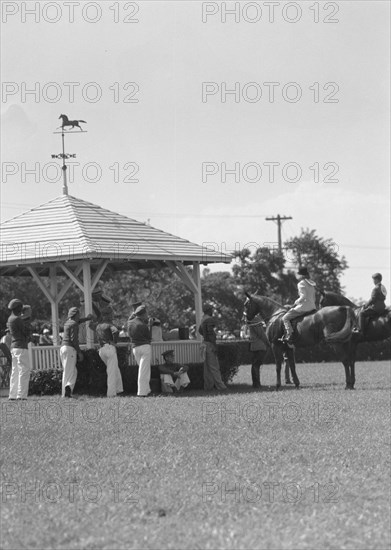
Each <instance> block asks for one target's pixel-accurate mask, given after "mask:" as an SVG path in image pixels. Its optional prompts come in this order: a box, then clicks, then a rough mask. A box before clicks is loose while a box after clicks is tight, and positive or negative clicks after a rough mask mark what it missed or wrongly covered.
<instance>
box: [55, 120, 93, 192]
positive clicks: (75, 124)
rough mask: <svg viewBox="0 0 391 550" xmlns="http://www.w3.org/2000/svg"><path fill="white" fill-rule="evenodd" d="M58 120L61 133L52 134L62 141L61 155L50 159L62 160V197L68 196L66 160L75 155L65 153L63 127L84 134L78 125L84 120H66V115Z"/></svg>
mask: <svg viewBox="0 0 391 550" xmlns="http://www.w3.org/2000/svg"><path fill="white" fill-rule="evenodd" d="M59 118H61V119H62V125H61V126H60V127H59V128H61V132H53V133H54V134H61V141H62V153H60V154H58V155H52V158H55V159H62V168H61V169H62V174H63V187H62V193H63V195H68V178H67V168H68V167H67V165H66V162H65V161H66V159H69V158H76V153H72V154H68V153H65V126H71V128H70V129H71V130H72V129H73V128H74V127H77V128H79V130H81V131H82V132H84V131H85V130H83V129H82V128H81V127H80V125H79V122H84V123H85V124H86V122H85V120H68V117H67V116H66V115H60V116H59ZM67 133H76V132H67ZM77 133H78V132H77Z"/></svg>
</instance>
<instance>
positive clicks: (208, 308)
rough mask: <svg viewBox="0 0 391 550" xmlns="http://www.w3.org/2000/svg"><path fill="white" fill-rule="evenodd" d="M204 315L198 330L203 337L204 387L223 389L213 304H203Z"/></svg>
mask: <svg viewBox="0 0 391 550" xmlns="http://www.w3.org/2000/svg"><path fill="white" fill-rule="evenodd" d="M203 312H204V315H203V317H202V319H201V324H200V326H199V328H198V332H199V333H200V334H201V336H202V337H203V340H204V342H203V344H204V389H205V391H211V390H213V389H216V390H218V391H224V390H226V389H227V386H226V385H225V384H224V382H223V380H222V379H221V372H220V365H219V359H218V357H217V344H216V321H215V319H214V318H213V306H212V305H211V304H204V307H203Z"/></svg>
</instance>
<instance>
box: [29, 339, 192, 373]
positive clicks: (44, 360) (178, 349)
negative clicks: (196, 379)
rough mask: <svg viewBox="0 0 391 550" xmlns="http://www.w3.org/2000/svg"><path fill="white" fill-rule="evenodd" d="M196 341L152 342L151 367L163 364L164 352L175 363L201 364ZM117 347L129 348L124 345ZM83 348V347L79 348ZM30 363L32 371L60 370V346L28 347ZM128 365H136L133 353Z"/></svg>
mask: <svg viewBox="0 0 391 550" xmlns="http://www.w3.org/2000/svg"><path fill="white" fill-rule="evenodd" d="M200 344H201V342H199V341H198V340H170V341H168V342H152V365H158V364H160V363H163V358H162V353H163V352H164V351H166V350H169V349H173V350H174V351H175V361H176V362H177V363H182V364H187V363H202V359H201V355H200ZM117 346H118V347H120V348H122V347H126V348H129V345H128V344H126V343H120V344H117ZM81 347H82V348H83V346H81ZM29 353H30V361H31V365H32V368H33V370H49V369H61V368H62V366H61V360H60V346H30V347H29ZM128 364H129V365H136V361H135V359H134V356H133V353H132V352H130V353H128Z"/></svg>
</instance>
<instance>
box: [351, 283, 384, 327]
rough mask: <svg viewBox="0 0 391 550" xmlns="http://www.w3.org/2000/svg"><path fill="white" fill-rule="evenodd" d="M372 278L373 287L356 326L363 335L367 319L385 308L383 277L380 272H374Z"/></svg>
mask: <svg viewBox="0 0 391 550" xmlns="http://www.w3.org/2000/svg"><path fill="white" fill-rule="evenodd" d="M372 279H373V284H374V285H375V287H374V289H373V290H372V293H371V297H370V299H369V300H368V302H367V303H366V304H365V305H364V308H363V309H362V311H360V313H359V316H358V328H359V332H361V334H362V335H363V336H365V332H366V329H367V326H368V324H369V321H370V320H371V319H374V318H376V317H378V316H379V315H381V314H382V313H384V311H385V309H386V303H385V302H386V296H387V290H386V287H385V286H384V285H383V284H382V279H383V277H382V275H381V273H374V274H373V275H372Z"/></svg>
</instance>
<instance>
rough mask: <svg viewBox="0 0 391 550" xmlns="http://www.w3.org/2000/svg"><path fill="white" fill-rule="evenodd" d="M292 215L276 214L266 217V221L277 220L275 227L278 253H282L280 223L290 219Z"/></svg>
mask: <svg viewBox="0 0 391 550" xmlns="http://www.w3.org/2000/svg"><path fill="white" fill-rule="evenodd" d="M291 219H292V216H280V214H277V216H276V217H274V218H266V221H271V222H277V228H278V251H279V253H280V254H282V240H281V223H282V222H284V221H285V220H291Z"/></svg>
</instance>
